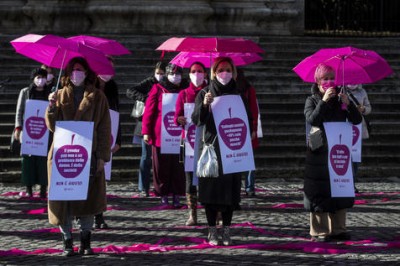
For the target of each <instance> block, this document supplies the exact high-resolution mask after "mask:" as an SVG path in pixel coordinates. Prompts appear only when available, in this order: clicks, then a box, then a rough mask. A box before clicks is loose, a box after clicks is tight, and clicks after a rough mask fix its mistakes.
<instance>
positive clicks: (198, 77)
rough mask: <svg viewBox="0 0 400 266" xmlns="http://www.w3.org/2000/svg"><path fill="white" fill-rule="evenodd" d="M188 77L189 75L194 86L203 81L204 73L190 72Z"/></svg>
mask: <svg viewBox="0 0 400 266" xmlns="http://www.w3.org/2000/svg"><path fill="white" fill-rule="evenodd" d="M189 77H190V81H191V82H192V83H193V84H194V86H196V87H200V86H201V85H202V84H203V82H204V73H200V72H196V73H190V74H189Z"/></svg>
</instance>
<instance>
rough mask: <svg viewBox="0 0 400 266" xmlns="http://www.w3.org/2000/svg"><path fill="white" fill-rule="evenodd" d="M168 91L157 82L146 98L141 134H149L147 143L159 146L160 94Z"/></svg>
mask: <svg viewBox="0 0 400 266" xmlns="http://www.w3.org/2000/svg"><path fill="white" fill-rule="evenodd" d="M164 93H169V91H168V90H167V89H165V88H164V87H163V86H161V85H160V84H159V83H157V84H154V85H153V87H152V88H151V90H150V92H149V96H148V97H147V100H146V105H145V111H144V114H143V119H142V135H149V136H150V140H149V144H150V145H154V146H156V147H161V119H162V95H163V94H164Z"/></svg>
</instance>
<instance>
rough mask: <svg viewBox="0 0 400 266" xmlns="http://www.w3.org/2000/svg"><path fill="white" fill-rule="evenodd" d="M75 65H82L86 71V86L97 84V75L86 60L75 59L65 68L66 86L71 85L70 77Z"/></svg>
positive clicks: (81, 58)
mask: <svg viewBox="0 0 400 266" xmlns="http://www.w3.org/2000/svg"><path fill="white" fill-rule="evenodd" d="M75 64H80V65H81V66H82V67H83V68H84V69H85V70H86V78H85V85H86V84H95V82H96V74H95V73H94V72H93V70H92V69H91V68H90V66H89V64H88V62H87V61H86V59H85V58H83V57H74V58H72V59H71V60H70V61H69V62H68V64H67V66H66V67H65V79H64V82H65V83H64V85H67V84H69V83H70V77H71V74H72V71H73V68H74V65H75ZM71 84H72V83H71Z"/></svg>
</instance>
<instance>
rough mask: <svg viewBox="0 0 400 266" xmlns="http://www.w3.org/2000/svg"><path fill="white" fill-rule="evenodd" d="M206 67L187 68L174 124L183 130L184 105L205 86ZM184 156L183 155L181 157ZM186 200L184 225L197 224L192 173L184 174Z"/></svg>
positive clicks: (195, 191) (184, 120) (194, 64)
mask: <svg viewBox="0 0 400 266" xmlns="http://www.w3.org/2000/svg"><path fill="white" fill-rule="evenodd" d="M206 77H207V72H206V67H205V66H204V65H203V64H202V63H200V62H194V63H193V64H192V65H191V66H190V68H189V78H190V84H189V87H188V88H187V89H185V90H183V91H181V92H179V95H178V99H177V101H176V110H175V123H176V124H179V125H181V126H182V128H185V125H186V117H185V115H184V106H185V103H194V100H195V98H196V95H197V93H198V92H199V91H200V90H201V89H202V88H204V87H205V86H206V85H207V82H206ZM183 139H185V130H184V129H183V130H182V140H183ZM183 156H184V155H183ZM185 177H186V200H187V205H188V208H189V218H188V220H187V221H186V225H196V224H197V187H196V186H194V185H193V171H191V172H185Z"/></svg>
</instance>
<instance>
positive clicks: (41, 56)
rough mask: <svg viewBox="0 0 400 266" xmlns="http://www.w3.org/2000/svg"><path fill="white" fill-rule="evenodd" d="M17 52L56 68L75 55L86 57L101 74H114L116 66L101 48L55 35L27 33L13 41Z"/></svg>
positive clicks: (62, 66)
mask: <svg viewBox="0 0 400 266" xmlns="http://www.w3.org/2000/svg"><path fill="white" fill-rule="evenodd" d="M11 45H12V46H13V47H14V48H15V51H16V52H17V53H20V54H22V55H24V56H26V57H29V58H31V59H33V60H36V61H38V62H40V63H42V64H45V65H47V66H50V67H54V68H60V69H62V68H64V66H65V65H66V63H67V62H68V61H69V60H71V59H72V58H74V57H79V56H81V57H84V58H85V59H86V60H87V61H88V63H89V66H90V68H91V69H92V70H93V71H94V72H96V74H98V75H100V74H102V75H113V74H114V68H113V67H112V65H111V62H110V61H109V60H108V58H107V57H106V55H105V54H104V53H102V52H100V51H99V50H97V49H95V48H92V47H89V46H86V45H84V44H82V43H77V42H74V41H71V40H68V39H65V38H63V37H59V36H55V35H51V34H48V35H38V34H27V35H24V36H22V37H20V38H17V39H15V40H13V41H11Z"/></svg>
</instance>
